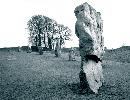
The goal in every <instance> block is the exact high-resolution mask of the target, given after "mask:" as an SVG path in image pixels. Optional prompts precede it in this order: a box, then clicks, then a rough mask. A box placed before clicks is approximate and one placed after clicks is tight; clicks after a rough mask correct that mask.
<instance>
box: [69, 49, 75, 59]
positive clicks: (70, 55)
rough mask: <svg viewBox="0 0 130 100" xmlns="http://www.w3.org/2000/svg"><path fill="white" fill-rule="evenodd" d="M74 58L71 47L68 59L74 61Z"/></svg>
mask: <svg viewBox="0 0 130 100" xmlns="http://www.w3.org/2000/svg"><path fill="white" fill-rule="evenodd" d="M74 60H75V50H74V48H71V49H70V51H69V61H74Z"/></svg>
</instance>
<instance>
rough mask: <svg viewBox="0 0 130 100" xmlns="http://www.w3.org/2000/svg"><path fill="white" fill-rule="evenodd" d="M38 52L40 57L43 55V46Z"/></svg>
mask: <svg viewBox="0 0 130 100" xmlns="http://www.w3.org/2000/svg"><path fill="white" fill-rule="evenodd" d="M38 52H39V54H40V55H42V54H43V48H42V47H41V46H39V47H38Z"/></svg>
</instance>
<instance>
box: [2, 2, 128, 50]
mask: <svg viewBox="0 0 130 100" xmlns="http://www.w3.org/2000/svg"><path fill="white" fill-rule="evenodd" d="M84 2H88V3H89V4H90V5H91V6H93V7H94V8H95V9H96V10H97V11H98V12H101V14H102V19H103V21H104V22H103V25H104V26H103V36H104V41H105V46H106V47H107V48H117V47H120V46H122V45H123V43H124V44H125V45H129V46H130V25H129V23H130V11H129V9H130V6H129V5H130V0H1V1H0V47H16V46H23V45H28V38H27V37H28V32H27V29H26V28H27V21H28V20H29V19H30V18H31V16H33V15H37V14H40V15H45V16H48V17H50V18H52V19H54V20H56V21H57V22H58V23H59V24H63V25H65V26H68V27H69V28H70V29H71V30H72V35H73V36H72V41H68V42H67V43H66V47H71V46H73V47H74V46H78V38H77V37H76V36H75V32H74V27H75V22H76V18H75V15H74V9H75V7H76V6H78V5H80V4H82V3H84Z"/></svg>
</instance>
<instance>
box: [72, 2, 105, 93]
mask: <svg viewBox="0 0 130 100" xmlns="http://www.w3.org/2000/svg"><path fill="white" fill-rule="evenodd" d="M74 12H75V16H76V18H77V21H76V24H75V34H76V35H77V37H78V38H79V50H80V55H81V59H82V61H81V71H80V74H79V76H80V80H82V81H80V83H81V85H83V86H81V87H83V89H84V86H85V83H86V81H87V83H88V84H89V88H90V89H91V90H92V91H93V92H94V93H98V89H99V88H100V87H101V86H102V82H103V74H102V65H101V57H102V53H103V51H104V50H103V46H104V45H103V43H104V39H103V36H102V32H103V21H102V19H101V13H100V12H96V10H95V9H94V8H93V7H92V6H90V5H89V4H88V3H84V4H82V5H79V6H78V7H76V8H75V11H74ZM82 73H85V75H86V76H83V77H81V75H82ZM81 78H82V79H81ZM85 79H86V80H85ZM86 85H87V84H86Z"/></svg>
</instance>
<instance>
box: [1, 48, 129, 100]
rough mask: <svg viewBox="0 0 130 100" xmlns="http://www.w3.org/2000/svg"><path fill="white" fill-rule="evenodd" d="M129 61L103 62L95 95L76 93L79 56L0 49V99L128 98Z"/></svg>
mask: <svg viewBox="0 0 130 100" xmlns="http://www.w3.org/2000/svg"><path fill="white" fill-rule="evenodd" d="M129 66H130V64H129V63H120V62H114V61H110V60H107V59H105V60H104V61H103V69H104V77H105V83H104V86H103V87H102V88H101V89H100V90H99V94H98V95H95V94H88V93H86V94H80V92H79V90H80V88H79V77H78V74H79V70H80V69H79V67H80V58H79V57H76V61H68V54H67V53H64V54H62V57H60V58H56V57H55V56H54V54H51V53H44V54H43V55H39V54H38V53H26V52H13V51H10V52H8V51H7V52H3V51H0V79H1V80H0V100H122V99H125V100H129V98H130V96H129V94H130V74H129V73H130V67H129Z"/></svg>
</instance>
